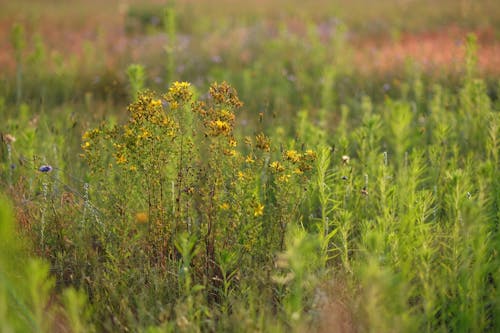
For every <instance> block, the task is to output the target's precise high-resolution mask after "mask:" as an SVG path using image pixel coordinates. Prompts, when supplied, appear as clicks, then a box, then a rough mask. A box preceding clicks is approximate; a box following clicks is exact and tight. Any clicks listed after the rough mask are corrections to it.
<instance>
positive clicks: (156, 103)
mask: <svg viewBox="0 0 500 333" xmlns="http://www.w3.org/2000/svg"><path fill="white" fill-rule="evenodd" d="M150 105H151V106H152V107H157V106H161V100H160V99H153V100H152V101H151V103H150Z"/></svg>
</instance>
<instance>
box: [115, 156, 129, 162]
mask: <svg viewBox="0 0 500 333" xmlns="http://www.w3.org/2000/svg"><path fill="white" fill-rule="evenodd" d="M116 163H117V164H125V163H127V158H126V157H125V156H124V155H118V156H117V157H116Z"/></svg>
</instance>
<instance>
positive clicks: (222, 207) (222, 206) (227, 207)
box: [220, 202, 229, 210]
mask: <svg viewBox="0 0 500 333" xmlns="http://www.w3.org/2000/svg"><path fill="white" fill-rule="evenodd" d="M220 209H222V210H228V209H229V204H228V203H227V202H224V203H223V204H221V205H220Z"/></svg>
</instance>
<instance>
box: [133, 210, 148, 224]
mask: <svg viewBox="0 0 500 333" xmlns="http://www.w3.org/2000/svg"><path fill="white" fill-rule="evenodd" d="M135 221H136V222H137V223H139V224H144V223H146V222H148V214H147V213H145V212H138V213H137V214H135Z"/></svg>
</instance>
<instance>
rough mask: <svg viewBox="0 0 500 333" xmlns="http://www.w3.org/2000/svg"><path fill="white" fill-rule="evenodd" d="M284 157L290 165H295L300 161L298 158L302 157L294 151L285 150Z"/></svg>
mask: <svg viewBox="0 0 500 333" xmlns="http://www.w3.org/2000/svg"><path fill="white" fill-rule="evenodd" d="M285 157H286V159H287V160H289V161H291V162H292V163H297V162H299V161H300V158H301V157H302V155H301V154H299V153H297V151H296V150H287V151H286V153H285Z"/></svg>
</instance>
